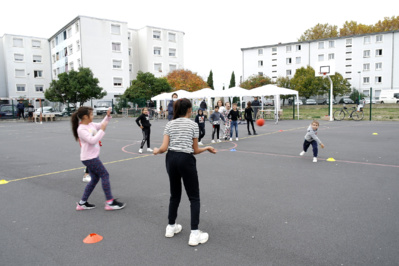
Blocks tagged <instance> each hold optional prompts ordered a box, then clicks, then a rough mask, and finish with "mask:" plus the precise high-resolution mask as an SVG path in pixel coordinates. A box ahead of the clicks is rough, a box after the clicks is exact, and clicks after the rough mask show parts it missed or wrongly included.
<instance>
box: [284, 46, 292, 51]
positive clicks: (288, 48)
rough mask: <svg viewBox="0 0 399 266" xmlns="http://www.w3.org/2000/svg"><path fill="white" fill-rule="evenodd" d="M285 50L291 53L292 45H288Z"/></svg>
mask: <svg viewBox="0 0 399 266" xmlns="http://www.w3.org/2000/svg"><path fill="white" fill-rule="evenodd" d="M285 51H286V52H287V53H290V52H291V45H287V46H286V47H285Z"/></svg>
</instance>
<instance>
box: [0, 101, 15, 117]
mask: <svg viewBox="0 0 399 266" xmlns="http://www.w3.org/2000/svg"><path fill="white" fill-rule="evenodd" d="M16 117H18V110H17V107H16V106H15V105H14V114H13V112H12V105H11V104H3V105H0V119H7V118H16Z"/></svg>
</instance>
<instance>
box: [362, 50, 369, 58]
mask: <svg viewBox="0 0 399 266" xmlns="http://www.w3.org/2000/svg"><path fill="white" fill-rule="evenodd" d="M363 57H364V58H367V57H370V50H364V51H363Z"/></svg>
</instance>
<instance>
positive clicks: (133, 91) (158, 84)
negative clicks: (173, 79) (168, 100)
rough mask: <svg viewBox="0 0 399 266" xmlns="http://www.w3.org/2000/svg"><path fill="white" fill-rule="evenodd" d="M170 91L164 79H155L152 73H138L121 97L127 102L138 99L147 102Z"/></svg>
mask: <svg viewBox="0 0 399 266" xmlns="http://www.w3.org/2000/svg"><path fill="white" fill-rule="evenodd" d="M171 91H172V87H171V86H170V85H169V83H168V81H167V79H166V78H156V77H155V76H154V75H153V74H152V73H149V72H145V73H144V72H142V71H139V72H138V73H137V78H136V79H135V80H133V81H132V84H131V86H130V87H129V88H127V89H126V91H125V93H124V94H123V96H124V97H125V98H126V99H127V100H128V101H131V102H133V101H135V100H136V101H137V100H138V99H145V100H149V99H151V97H153V96H155V95H158V94H161V93H162V92H171Z"/></svg>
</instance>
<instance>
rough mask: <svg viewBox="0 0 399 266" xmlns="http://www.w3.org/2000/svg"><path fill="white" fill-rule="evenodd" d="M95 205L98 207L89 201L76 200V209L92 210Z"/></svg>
mask: <svg viewBox="0 0 399 266" xmlns="http://www.w3.org/2000/svg"><path fill="white" fill-rule="evenodd" d="M95 207H96V205H94V204H90V203H88V202H87V201H86V202H85V203H83V204H80V203H79V202H76V210H77V211H84V210H91V209H94V208H95Z"/></svg>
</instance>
